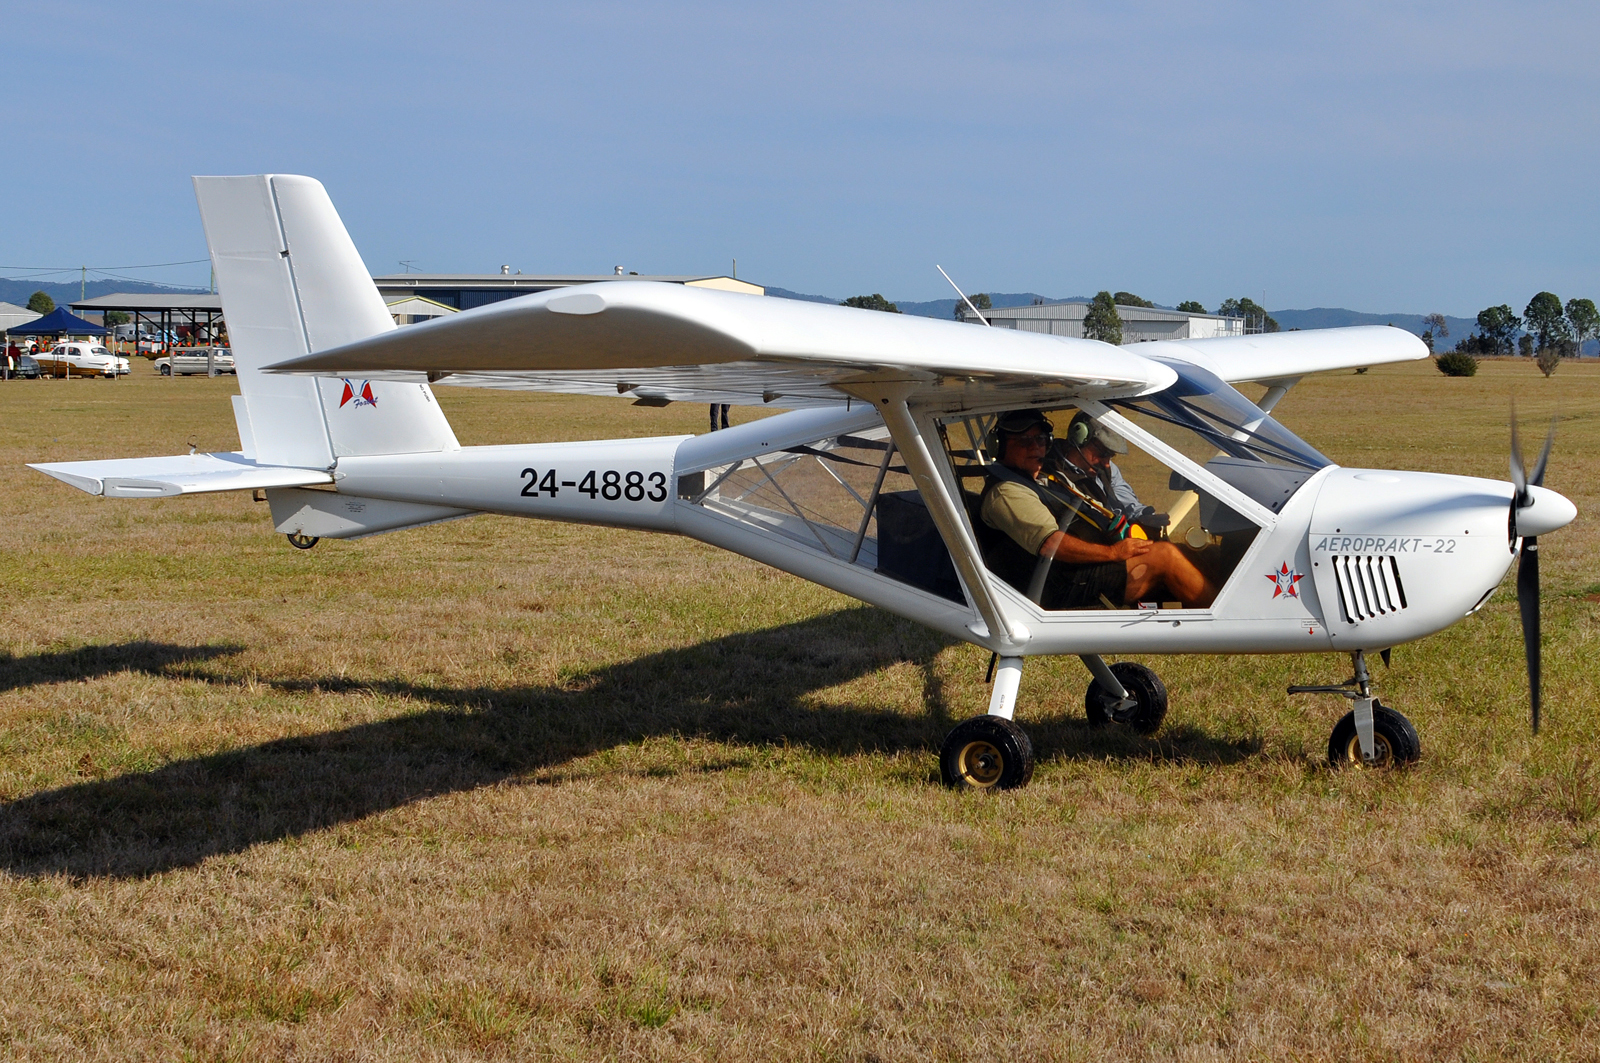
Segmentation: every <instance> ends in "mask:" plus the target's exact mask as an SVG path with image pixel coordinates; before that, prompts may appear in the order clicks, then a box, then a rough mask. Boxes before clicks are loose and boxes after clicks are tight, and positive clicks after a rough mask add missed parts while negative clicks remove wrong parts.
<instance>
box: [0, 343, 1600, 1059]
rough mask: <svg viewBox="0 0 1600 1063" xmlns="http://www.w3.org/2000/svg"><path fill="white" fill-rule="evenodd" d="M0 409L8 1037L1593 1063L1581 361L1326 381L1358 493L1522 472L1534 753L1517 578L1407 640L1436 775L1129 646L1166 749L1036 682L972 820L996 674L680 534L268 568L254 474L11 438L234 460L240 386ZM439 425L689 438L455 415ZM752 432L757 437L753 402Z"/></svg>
mask: <svg viewBox="0 0 1600 1063" xmlns="http://www.w3.org/2000/svg"><path fill="white" fill-rule="evenodd" d="M135 373H136V375H135V377H133V378H131V379H129V380H125V381H116V382H106V381H99V380H81V381H72V382H66V381H40V382H17V383H11V384H0V497H3V498H4V502H3V509H0V512H3V517H0V528H3V529H4V536H5V544H6V549H5V551H4V553H3V554H0V588H3V590H4V597H3V620H4V626H3V628H0V1056H3V1057H5V1058H7V1059H16V1060H35V1059H40V1060H42V1059H62V1058H84V1059H125V1058H126V1059H260V1058H294V1059H352V1060H354V1059H400V1060H433V1059H441V1060H442V1059H478V1058H487V1059H527V1058H533V1059H543V1058H552V1059H555V1058H561V1059H564V1058H576V1059H707V1058H714V1059H725V1060H743V1059H769V1058H782V1059H806V1060H810V1059H816V1060H825V1059H850V1060H866V1059H877V1060H890V1059H904V1060H913V1059H914V1060H926V1059H939V1060H944V1059H951V1060H954V1059H977V1060H987V1059H993V1060H1018V1059H1035V1058H1041V1059H1043V1058H1049V1059H1055V1058H1059V1059H1144V1058H1181V1059H1288V1058H1293V1059H1330V1060H1331V1059H1340V1060H1347V1059H1491V1058H1511V1057H1518V1058H1540V1059H1593V1058H1596V1057H1597V1056H1600V919H1597V915H1600V873H1597V857H1600V757H1597V749H1596V739H1597V733H1600V713H1597V711H1596V707H1595V703H1594V687H1595V685H1596V683H1595V681H1596V678H1597V675H1600V666H1597V664H1596V649H1597V646H1596V641H1597V640H1596V632H1597V623H1596V622H1597V619H1600V604H1597V599H1600V534H1597V532H1596V524H1595V522H1594V520H1593V518H1592V517H1591V516H1590V515H1591V514H1593V513H1595V512H1597V507H1600V470H1597V469H1596V463H1595V460H1594V459H1595V455H1596V454H1600V366H1594V365H1576V364H1568V365H1564V366H1563V367H1562V368H1561V370H1560V371H1559V372H1558V373H1557V374H1556V375H1555V377H1553V378H1551V379H1549V380H1546V379H1544V378H1542V377H1540V376H1539V374H1538V373H1537V371H1536V370H1535V369H1534V368H1533V367H1532V366H1531V365H1530V364H1527V363H1525V362H1524V363H1515V362H1486V363H1485V364H1484V366H1483V368H1482V370H1481V371H1480V373H1479V375H1478V376H1477V377H1475V378H1471V379H1451V378H1446V377H1443V376H1441V375H1440V374H1439V373H1437V372H1435V371H1434V370H1433V369H1432V367H1431V365H1430V364H1428V363H1423V364H1421V365H1407V366H1402V367H1391V368H1380V369H1374V370H1373V371H1371V372H1370V373H1367V374H1365V375H1359V376H1357V375H1349V374H1342V375H1338V376H1332V377H1325V378H1319V379H1312V380H1308V381H1306V382H1305V383H1303V384H1301V385H1300V386H1299V387H1298V388H1297V389H1296V390H1295V391H1293V392H1292V393H1291V394H1290V396H1289V398H1288V399H1286V400H1285V402H1284V403H1283V405H1282V406H1281V407H1280V409H1279V413H1280V415H1281V416H1282V418H1283V420H1285V421H1286V422H1287V423H1288V424H1289V425H1290V426H1291V427H1293V428H1295V429H1296V430H1297V431H1299V432H1301V433H1302V434H1303V435H1305V436H1306V437H1307V438H1308V439H1309V440H1311V441H1312V442H1313V443H1315V444H1316V445H1317V446H1319V447H1320V448H1321V449H1322V450H1324V451H1325V452H1326V453H1328V454H1329V455H1330V456H1332V457H1333V458H1334V459H1335V460H1336V461H1339V462H1340V463H1342V464H1346V465H1366V466H1377V467H1391V468H1409V469H1431V470H1439V471H1448V472H1462V473H1471V474H1477V475H1487V476H1493V477H1496V478H1501V479H1503V478H1505V476H1506V451H1507V410H1508V407H1509V404H1510V400H1511V397H1512V395H1513V394H1515V396H1516V399H1517V402H1518V404H1519V409H1520V411H1521V413H1522V416H1523V421H1524V435H1525V438H1526V441H1527V446H1528V449H1529V451H1530V459H1531V456H1532V453H1533V452H1534V451H1535V450H1536V447H1537V444H1538V441H1539V440H1540V439H1541V438H1542V436H1543V429H1544V424H1545V423H1546V421H1547V420H1548V418H1549V416H1550V415H1551V413H1552V412H1553V411H1556V410H1558V409H1559V411H1560V414H1561V427H1560V432H1559V435H1558V441H1557V449H1556V453H1555V457H1554V459H1553V461H1552V464H1551V468H1550V473H1549V476H1548V480H1547V484H1548V486H1550V487H1553V488H1555V489H1556V490H1559V491H1562V492H1564V493H1566V494H1567V495H1568V496H1569V497H1571V498H1572V499H1573V500H1574V501H1575V502H1576V503H1577V505H1578V508H1579V513H1580V517H1579V520H1578V522H1577V523H1576V524H1574V525H1573V526H1571V527H1570V528H1568V529H1566V530H1564V531H1562V532H1559V533H1557V534H1555V535H1552V536H1549V537H1547V538H1546V539H1545V540H1543V542H1542V546H1543V550H1542V554H1543V557H1544V564H1543V569H1544V583H1545V632H1546V649H1545V669H1546V684H1547V687H1546V699H1547V700H1546V712H1545V721H1546V728H1545V731H1544V733H1543V734H1541V735H1540V736H1539V737H1538V738H1537V739H1535V738H1532V737H1531V736H1530V735H1529V733H1528V722H1527V706H1526V688H1525V678H1524V673H1523V666H1522V662H1521V642H1520V637H1519V635H1518V628H1517V619H1516V606H1515V601H1514V594H1513V592H1512V590H1511V586H1510V581H1509V578H1508V582H1507V585H1506V587H1505V588H1503V590H1502V592H1501V593H1500V594H1498V595H1497V596H1496V598H1495V599H1494V600H1493V601H1492V602H1491V603H1490V605H1489V606H1488V607H1487V608H1485V609H1484V610H1483V611H1482V612H1481V613H1479V614H1478V615H1476V616H1474V617H1473V618H1471V619H1469V620H1467V621H1464V622H1463V623H1461V624H1459V625H1458V626H1457V627H1455V628H1453V629H1452V630H1450V631H1448V632H1445V633H1444V634H1441V635H1438V636H1435V637H1433V638H1431V639H1428V640H1426V641H1424V642H1422V643H1419V644H1416V645H1412V646H1403V647H1400V648H1399V649H1398V650H1397V651H1396V653H1395V657H1394V667H1393V670H1392V671H1390V672H1387V673H1384V672H1382V671H1381V669H1380V672H1379V675H1378V679H1379V681H1380V684H1381V685H1380V694H1381V696H1382V697H1383V698H1384V700H1385V701H1386V702H1389V703H1391V704H1393V705H1395V706H1396V707H1398V708H1399V709H1401V710H1402V711H1403V712H1405V713H1406V714H1407V715H1409V716H1410V717H1411V718H1412V719H1413V720H1414V721H1415V722H1416V724H1417V727H1418V729H1419V730H1420V732H1421V734H1422V739H1423V760H1422V762H1421V764H1420V765H1418V766H1417V767H1416V768H1414V769H1412V770H1410V771H1407V772H1403V773H1396V774H1381V775H1374V774H1370V773H1359V772H1351V773H1344V774H1335V773H1332V772H1330V771H1329V770H1328V769H1327V768H1325V767H1324V766H1323V754H1324V750H1325V746H1326V741H1327V735H1328V730H1329V728H1330V727H1331V725H1332V723H1333V721H1334V720H1335V719H1336V717H1337V716H1338V715H1339V714H1342V713H1343V712H1344V711H1345V706H1344V704H1343V703H1342V702H1336V700H1335V699H1328V698H1321V699H1317V698H1295V699H1290V698H1288V697H1287V696H1286V695H1285V694H1284V692H1283V691H1284V687H1285V686H1286V685H1287V684H1288V683H1290V682H1329V681H1336V680H1339V679H1343V678H1344V677H1345V675H1346V674H1347V673H1348V662H1347V661H1345V660H1343V659H1340V658H1335V657H1332V656H1324V657H1315V656H1307V657H1292V658H1290V657H1266V658H1250V657H1232V658H1228V657H1174V658H1157V659H1150V660H1149V661H1148V662H1147V663H1149V664H1151V665H1152V666H1154V667H1156V668H1157V669H1158V670H1159V671H1160V672H1161V673H1162V675H1163V676H1164V678H1165V680H1166V683H1167V686H1168V688H1169V690H1170V691H1171V696H1172V710H1171V712H1170V714H1169V716H1168V718H1167V724H1166V727H1165V729H1164V730H1163V731H1162V732H1161V733H1160V734H1159V735H1157V736H1156V737H1155V738H1153V739H1150V740H1144V739H1137V738H1131V737H1129V736H1126V735H1118V734H1106V733H1101V732H1098V731H1096V732H1091V731H1090V730H1089V729H1088V727H1087V725H1086V724H1085V723H1084V722H1083V721H1082V699H1083V690H1084V686H1085V685H1086V683H1087V676H1086V674H1085V673H1084V670H1083V668H1082V666H1081V665H1080V664H1079V663H1078V662H1077V661H1076V660H1063V661H1036V662H1034V663H1032V664H1030V665H1029V667H1028V670H1027V672H1026V674H1025V675H1024V678H1023V689H1022V695H1021V710H1020V712H1019V720H1020V721H1021V722H1022V723H1024V725H1025V726H1027V727H1028V728H1029V730H1030V732H1031V734H1032V735H1033V737H1034V743H1035V746H1036V748H1037V750H1038V752H1039V756H1040V763H1039V768H1038V772H1037V774H1036V775H1035V777H1034V781H1033V784H1032V785H1031V786H1030V787H1029V788H1027V789H1026V790H1023V791H1020V792H1015V793H1010V794H1003V795H999V796H995V797H982V796H975V795H968V794H954V793H949V792H946V791H945V790H943V789H942V788H941V787H940V786H939V785H938V781H937V764H936V754H937V749H938V745H939V742H940V740H941V738H942V737H943V734H944V733H945V731H946V730H947V729H948V728H949V727H950V726H951V725H952V724H953V723H954V722H955V721H957V720H960V719H962V718H964V717H966V716H969V715H973V714H975V713H977V712H981V711H982V710H983V708H984V707H985V705H986V704H987V692H986V688H985V687H984V686H983V682H982V681H983V670H984V665H985V663H986V655H985V654H983V653H981V652H980V651H978V650H977V649H974V648H972V647H969V646H965V645H958V644H952V643H950V642H948V641H946V640H945V639H944V638H943V637H942V636H938V635H935V634H933V633H931V632H929V631H927V630H924V629H922V628H919V627H918V626H916V625H914V624H911V623H908V622H905V621H902V620H899V619H896V618H895V617H892V616H889V615H886V614H884V613H881V612H879V611H877V610H875V609H871V608H867V607H864V606H861V605H859V604H858V603H854V602H852V601H850V600H848V599H845V598H842V597H840V596H838V595H835V594H833V593H832V592H829V591H825V590H822V589H819V588H817V587H814V586H811V585H808V584H804V583H802V582H800V581H798V580H795V579H793V578H790V577H788V576H784V575H781V574H778V573H775V572H773V571H770V570H767V569H764V568H762V567H761V566H759V565H756V564H754V563H752V562H748V561H745V560H743V559H741V558H738V557H734V556H731V555H727V554H723V553H719V552H717V551H715V550H713V549H711V548H709V547H706V546H702V545H700V544H697V543H693V542H687V541H681V540H678V539H675V538H670V537H650V536H646V535H643V534H636V533H631V532H619V531H609V530H603V529H590V528H579V527H568V526H563V525H545V524H535V523H532V522H527V521H514V520H511V519H505V518H497V517H479V518H474V519H472V520H468V521H460V522H456V523H451V524H445V525H439V526H435V527H431V528H426V529H421V530H418V531H411V532H401V533H396V534H393V535H388V536H381V537H378V538H375V539H368V540H362V541H359V542H353V543H335V542H325V543H323V544H322V545H320V546H319V547H318V548H317V549H315V550H313V551H310V552H300V551H296V550H292V549H290V548H289V547H288V545H287V544H286V543H285V542H284V540H283V537H282V536H279V535H276V534H275V533H274V532H273V531H272V528H271V526H270V522H269V519H268V516H267V513H266V507H265V506H264V505H260V504H255V503H252V502H251V501H250V500H249V498H248V496H239V495H227V496H213V497H199V498H190V499H177V500H156V501H143V502H131V501H130V502H118V501H106V500H101V499H94V498H90V497H88V496H86V495H83V494H81V493H78V492H76V491H74V490H72V489H70V488H68V487H66V486H64V485H62V484H59V483H57V482H55V481H53V480H49V479H47V478H45V477H43V476H40V475H39V474H37V473H34V472H31V471H30V470H27V469H25V468H23V467H22V466H23V463H24V462H25V461H40V460H66V459H73V458H91V457H110V456H129V455H139V454H172V453H181V452H182V451H183V450H184V449H185V446H186V444H187V443H189V442H190V441H192V442H194V443H195V444H196V445H198V446H199V447H200V448H201V449H202V450H206V449H218V450H226V449H233V448H235V447H236V446H237V439H236V436H235V434H234V429H233V422H232V416H231V411H230V408H229V404H228V401H227V395H228V394H230V393H232V392H233V391H234V390H235V385H234V383H233V381H232V380H231V379H226V378H224V379H218V380H207V379H205V378H193V379H180V380H169V379H160V378H157V377H154V376H153V375H148V374H149V369H148V368H147V366H146V365H145V363H143V362H142V361H140V362H139V364H138V365H137V366H136V367H135ZM439 394H440V401H441V403H442V404H443V405H444V407H445V409H446V410H447V411H448V413H449V414H450V416H451V419H452V422H453V423H454V425H455V426H456V431H457V433H458V435H459V436H460V438H461V440H462V442H463V443H467V444H475V443H489V442H518V441H529V442H532V441H541V440H548V439H560V438H587V437H603V436H615V435H652V434H657V433H661V432H666V431H699V430H702V429H703V426H702V424H701V421H702V419H703V417H704V413H705V410H704V407H699V406H693V407H682V406H671V407H668V408H666V409H660V410H647V409H636V408H634V407H631V406H629V405H627V404H625V403H622V402H618V401H605V400H588V399H574V398H563V397H547V396H528V395H512V394H500V393H486V392H469V391H465V390H462V389H451V388H441V389H439ZM735 412H736V414H737V413H738V412H739V411H735Z"/></svg>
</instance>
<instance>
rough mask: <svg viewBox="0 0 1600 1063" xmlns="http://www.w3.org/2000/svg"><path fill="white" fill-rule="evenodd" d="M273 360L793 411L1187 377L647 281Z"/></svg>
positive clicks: (1054, 393)
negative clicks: (863, 391)
mask: <svg viewBox="0 0 1600 1063" xmlns="http://www.w3.org/2000/svg"><path fill="white" fill-rule="evenodd" d="M267 368H268V371H271V372H278V373H296V374H315V375H337V376H361V377H365V378H369V379H406V380H420V379H423V374H426V379H428V380H431V381H440V382H442V383H448V384H463V385H469V386H478V387H501V388H515V389H522V390H530V391H557V392H567V393H577V394H590V395H611V396H616V395H619V394H622V395H628V396H631V397H632V398H634V399H635V400H636V401H638V402H640V403H642V404H645V405H661V404H664V403H666V402H670V401H693V402H728V403H736V404H740V405H752V406H753V405H761V404H767V405H772V406H779V407H788V408H803V407H814V406H832V405H837V404H844V403H846V402H847V401H849V398H850V394H851V392H852V391H854V390H855V389H856V387H857V386H858V385H863V384H871V385H874V386H878V385H885V384H890V383H894V384H900V385H902V386H903V387H904V388H905V389H906V394H907V398H908V399H909V400H910V401H912V402H914V403H918V402H935V403H938V404H941V405H945V404H948V405H959V404H960V403H962V402H963V401H964V399H965V398H966V397H969V396H970V399H971V401H972V402H973V403H974V404H990V405H992V404H994V403H995V402H997V401H999V402H1015V403H1016V404H1018V405H1022V404H1025V403H1028V402H1033V401H1039V400H1044V399H1048V398H1055V397H1067V396H1070V397H1079V398H1114V397H1122V396H1132V395H1140V394H1146V393H1148V392H1151V391H1156V390H1160V389H1161V388H1165V387H1167V386H1168V385H1170V384H1171V383H1172V382H1173V380H1175V379H1176V376H1175V374H1174V373H1173V371H1172V370H1171V369H1170V368H1168V367H1167V366H1164V365H1162V364H1160V363H1159V362H1155V361H1152V360H1150V359H1147V358H1143V357H1140V355H1139V354H1136V353H1134V352H1133V351H1132V350H1129V349H1125V348H1117V347H1112V346H1110V345H1107V344H1104V343H1099V342H1096V341H1092V340H1075V339H1067V338H1064V337H1058V336H1044V335H1038V334H1034V333H1026V332H1015V331H1012V330H1009V329H987V328H983V327H982V326H975V325H964V324H959V323H957V322H949V321H936V320H933V319H930V318H921V317H910V316H901V315H898V314H885V313H878V312H874V311H868V310H856V309H853V308H850V307H840V306H827V305H823V304H817V303H805V302H799V301H795V300H788V299H769V298H763V297H759V296H751V295H741V294H737V293H732V292H719V291H712V290H707V289H700V288H689V287H685V286H682V285H677V284H664V283H659V282H650V281H612V282H607V283H603V284H591V285H581V286H577V287H572V288H564V289H558V290H555V291H551V292H542V293H539V294H536V295H529V296H523V297H521V298H517V299H508V300H506V301H504V302H500V303H495V304H493V305H491V306H486V307H482V308H479V309H477V310H469V311H467V312H465V313H462V314H456V315H452V316H450V317H449V318H443V319H438V320H436V321H432V322H427V323H424V324H419V325H411V326H408V327H406V328H403V329H397V330H395V331H392V332H386V333H383V334H380V335H376V336H372V337H370V338H368V339H364V340H361V341H359V342H356V343H350V344H346V345H344V346H342V347H337V348H334V349H332V350H328V351H322V352H318V353H316V354H312V355H308V356H306V357H301V358H296V359H292V360H290V361H285V362H280V363H278V364H276V365H273V366H269V367H267Z"/></svg>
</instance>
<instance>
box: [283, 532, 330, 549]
mask: <svg viewBox="0 0 1600 1063" xmlns="http://www.w3.org/2000/svg"><path fill="white" fill-rule="evenodd" d="M288 539H289V545H290V546H292V547H294V548H295V549H296V550H309V549H311V548H312V547H313V546H316V545H317V544H318V543H320V542H321V541H322V538H321V537H320V536H317V535H302V534H301V533H300V532H290V533H289V535H288Z"/></svg>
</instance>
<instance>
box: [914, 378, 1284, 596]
mask: <svg viewBox="0 0 1600 1063" xmlns="http://www.w3.org/2000/svg"><path fill="white" fill-rule="evenodd" d="M1257 412H1258V413H1259V412H1260V411H1259V410H1258V411H1257ZM940 428H941V435H942V437H943V440H944V444H945V451H946V454H947V457H948V458H949V460H950V463H951V467H952V470H953V471H954V473H955V476H956V479H957V481H958V482H959V483H960V485H961V494H962V499H963V501H964V502H965V504H966V510H967V516H968V518H969V521H970V523H971V526H972V529H973V533H974V538H975V539H976V540H977V543H978V547H979V550H980V552H981V553H982V555H983V560H984V563H985V564H986V565H987V566H988V568H989V570H990V571H991V572H993V573H994V574H995V575H996V576H997V577H999V578H1000V579H1001V580H1003V581H1004V582H1006V583H1008V584H1009V585H1011V586H1012V587H1013V588H1015V589H1016V590H1017V591H1019V592H1020V593H1022V594H1023V595H1024V596H1025V597H1027V598H1028V599H1029V600H1030V601H1033V602H1035V603H1036V604H1038V605H1040V606H1041V607H1042V608H1044V609H1046V610H1052V611H1054V610H1066V609H1118V610H1120V609H1134V608H1147V609H1148V608H1204V607H1206V606H1208V605H1210V603H1211V600H1212V599H1214V598H1215V597H1216V594H1217V592H1218V590H1219V589H1220V588H1221V587H1222V585H1223V584H1224V583H1226V582H1227V580H1228V578H1229V577H1230V576H1231V575H1232V574H1233V570H1234V568H1235V567H1236V566H1237V564H1238V562H1239V559H1240V558H1241V557H1242V556H1243V555H1244V552H1245V550H1246V549H1247V548H1248V546H1249V545H1250V543H1251V542H1252V541H1253V539H1254V537H1255V535H1256V533H1257V532H1258V531H1259V530H1260V529H1259V526H1258V525H1256V524H1255V523H1254V522H1252V521H1250V520H1249V519H1247V518H1245V517H1243V516H1241V515H1240V514H1238V513H1236V512H1234V511H1233V510H1232V509H1231V508H1229V507H1228V506H1227V505H1226V504H1224V503H1223V502H1221V501H1220V500H1219V499H1217V498H1215V497H1214V496H1212V495H1210V494H1208V493H1206V492H1204V491H1196V490H1194V489H1193V488H1194V485H1192V484H1190V483H1189V482H1188V481H1187V480H1186V479H1185V478H1184V477H1183V476H1181V475H1180V474H1179V473H1177V472H1175V471H1174V470H1173V469H1172V468H1171V467H1169V466H1168V465H1166V464H1165V463H1164V462H1162V461H1160V460H1159V459H1157V458H1156V457H1155V456H1153V455H1152V454H1150V453H1148V452H1146V451H1145V450H1144V449H1142V448H1141V447H1139V446H1138V445H1137V444H1135V443H1133V442H1132V441H1131V440H1128V439H1125V438H1123V437H1122V436H1121V435H1120V434H1119V433H1117V432H1116V431H1115V429H1114V428H1113V427H1112V426H1111V425H1110V424H1109V423H1102V422H1101V421H1100V420H1099V419H1098V418H1096V417H1094V416H1093V415H1091V414H1090V413H1089V412H1088V411H1086V410H1082V409H1080V408H1078V407H1076V406H1065V407H1060V408H1056V409H1051V410H1042V411H1038V410H1015V411H1008V412H1005V413H1002V414H999V415H992V414H991V415H984V416H974V415H968V416H959V417H954V418H947V419H945V420H944V421H943V422H942V423H941V426H940ZM1213 453H1214V451H1213Z"/></svg>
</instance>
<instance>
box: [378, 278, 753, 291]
mask: <svg viewBox="0 0 1600 1063" xmlns="http://www.w3.org/2000/svg"><path fill="white" fill-rule="evenodd" d="M606 281H663V282H665V283H667V284H687V285H689V286H691V287H695V288H716V289H718V290H720V291H725V292H744V293H745V294H747V295H765V294H766V292H767V290H766V289H765V288H763V287H762V286H761V285H759V284H751V283H750V282H749V281H742V280H739V279H738V278H737V277H727V276H707V275H703V274H681V275H676V274H674V275H660V276H649V277H641V276H639V275H638V274H634V273H630V274H626V275H624V274H620V273H601V274H598V275H591V274H582V273H389V274H386V275H384V276H381V277H373V278H372V282H373V283H374V284H376V285H377V286H378V290H379V291H382V292H385V293H386V294H393V293H396V292H399V291H403V290H404V289H406V288H474V289H478V290H485V289H497V288H498V289H505V288H509V289H513V290H514V289H518V288H526V289H527V290H528V291H530V292H542V291H546V290H548V289H550V288H567V287H571V286H572V285H575V284H601V283H604V282H606Z"/></svg>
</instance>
